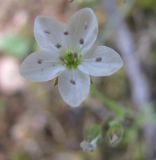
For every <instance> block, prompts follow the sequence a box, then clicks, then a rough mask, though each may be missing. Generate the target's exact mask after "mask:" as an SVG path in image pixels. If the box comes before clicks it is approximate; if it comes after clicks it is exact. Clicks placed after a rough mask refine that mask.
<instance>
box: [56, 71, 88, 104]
mask: <svg viewBox="0 0 156 160" xmlns="http://www.w3.org/2000/svg"><path fill="white" fill-rule="evenodd" d="M58 88H59V92H60V94H61V96H62V98H63V100H64V101H65V102H66V103H67V104H69V105H70V106H72V107H78V106H79V105H80V104H81V103H82V101H84V100H85V99H86V98H87V96H88V94H89V89H90V77H89V76H88V75H85V74H83V73H82V72H81V71H79V70H66V71H65V72H63V73H62V74H61V75H60V76H59V79H58Z"/></svg>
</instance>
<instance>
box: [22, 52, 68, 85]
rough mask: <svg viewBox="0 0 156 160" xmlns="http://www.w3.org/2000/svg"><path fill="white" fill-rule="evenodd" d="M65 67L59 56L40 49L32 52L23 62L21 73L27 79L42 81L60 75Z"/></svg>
mask: <svg viewBox="0 0 156 160" xmlns="http://www.w3.org/2000/svg"><path fill="white" fill-rule="evenodd" d="M64 70H65V67H64V66H63V65H61V64H59V59H58V56H56V55H53V54H51V53H49V52H45V51H38V52H35V53H32V54H30V55H29V56H28V57H27V58H26V59H25V60H24V61H23V63H22V65H21V68H20V73H21V75H22V76H23V77H25V78H26V79H29V80H32V81H36V82H42V81H48V80H51V79H53V78H55V77H56V76H58V75H59V74H60V73H61V72H62V71H64Z"/></svg>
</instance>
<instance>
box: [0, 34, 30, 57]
mask: <svg viewBox="0 0 156 160" xmlns="http://www.w3.org/2000/svg"><path fill="white" fill-rule="evenodd" d="M31 48H32V40H31V39H30V38H26V37H22V36H20V35H7V36H4V37H0V50H1V51H4V52H5V54H8V55H12V56H15V57H17V58H23V57H25V56H26V55H27V54H28V52H29V50H30V49H31Z"/></svg>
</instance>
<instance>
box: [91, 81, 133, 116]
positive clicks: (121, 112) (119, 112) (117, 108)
mask: <svg viewBox="0 0 156 160" xmlns="http://www.w3.org/2000/svg"><path fill="white" fill-rule="evenodd" d="M91 94H92V96H94V97H96V98H97V99H98V100H100V101H101V102H102V103H103V104H104V105H105V106H106V107H107V108H108V109H109V110H111V111H112V112H113V113H115V115H116V117H118V118H123V117H125V115H130V116H132V115H134V114H133V112H132V110H130V109H129V108H125V107H124V106H122V105H119V104H117V103H116V102H115V101H113V100H112V99H110V98H108V97H106V96H105V95H103V93H101V92H100V91H99V90H98V89H97V88H96V87H95V85H94V84H93V83H92V84H91Z"/></svg>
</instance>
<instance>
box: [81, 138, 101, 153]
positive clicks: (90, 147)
mask: <svg viewBox="0 0 156 160" xmlns="http://www.w3.org/2000/svg"><path fill="white" fill-rule="evenodd" d="M99 138H100V137H96V138H95V139H93V140H92V141H91V142H89V141H86V140H84V141H82V142H81V143H80V147H81V148H82V150H83V151H85V152H93V151H95V150H96V146H97V142H98V140H99Z"/></svg>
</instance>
